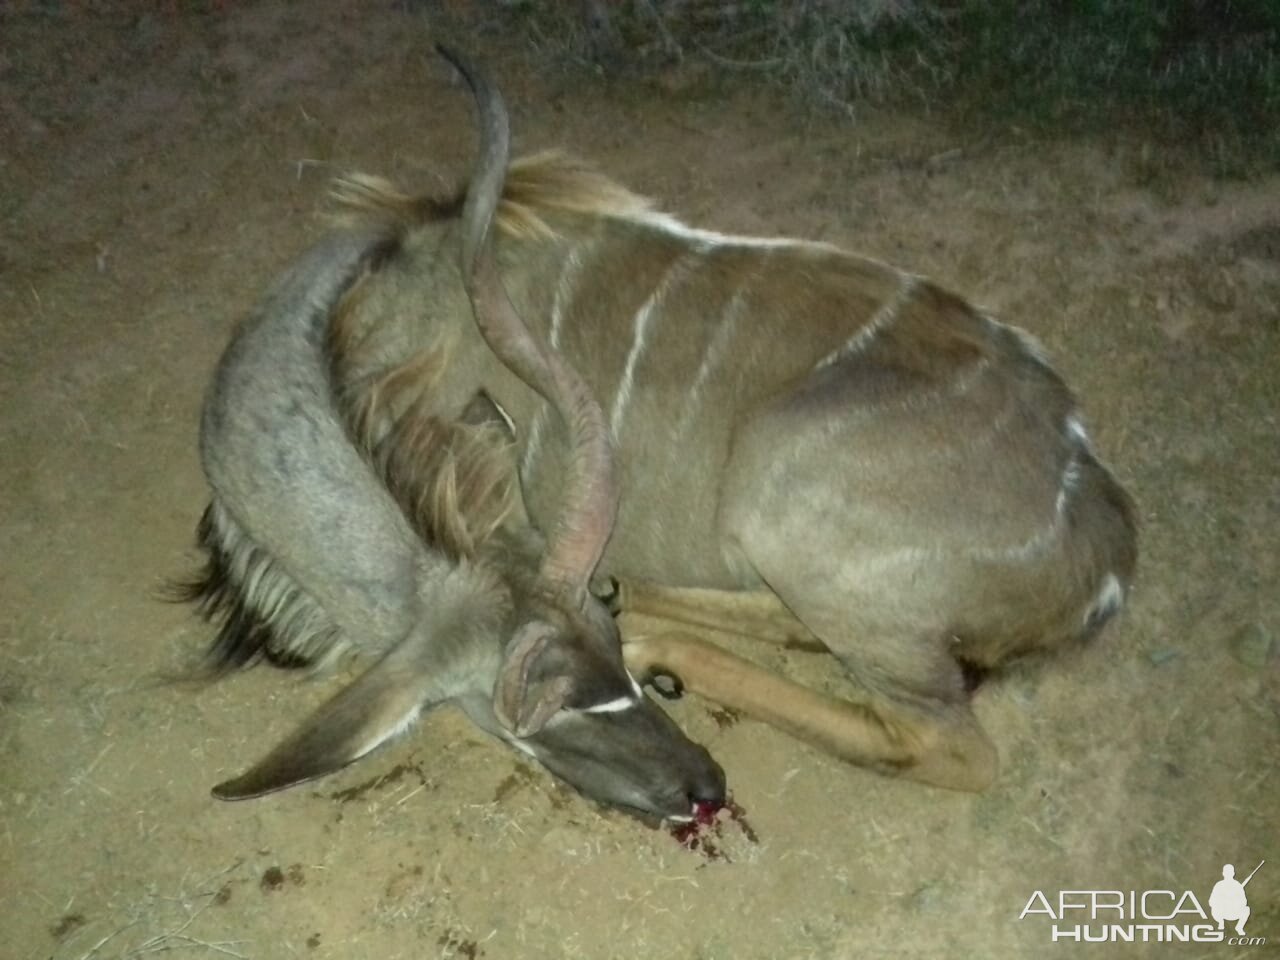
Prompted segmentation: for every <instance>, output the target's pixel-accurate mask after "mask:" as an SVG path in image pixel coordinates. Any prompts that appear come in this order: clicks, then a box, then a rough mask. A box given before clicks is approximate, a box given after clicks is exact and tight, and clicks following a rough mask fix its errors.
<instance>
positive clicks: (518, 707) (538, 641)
mask: <svg viewBox="0 0 1280 960" xmlns="http://www.w3.org/2000/svg"><path fill="white" fill-rule="evenodd" d="M555 636H556V633H555V628H553V627H552V626H551V625H550V624H546V623H541V622H536V621H535V622H533V623H526V624H524V625H523V626H521V627H520V629H519V630H518V631H517V632H516V635H515V636H514V637H512V639H511V642H510V643H509V644H507V652H506V659H505V660H504V661H503V663H502V669H501V670H499V671H498V680H497V683H496V684H495V686H494V690H493V712H494V714H495V716H497V718H498V722H499V723H501V724H502V725H503V726H504V727H506V728H507V729H508V730H509V731H511V733H513V734H515V735H516V736H517V737H521V738H523V737H529V736H532V735H533V734H535V733H537V732H538V731H539V730H541V729H542V728H543V727H544V726H546V724H547V721H548V720H550V719H551V718H552V717H553V716H554V715H555V713H556V712H557V711H558V710H559V709H560V708H561V707H563V706H564V705H565V702H566V701H567V700H568V699H569V694H570V693H571V692H572V690H573V681H572V680H571V679H570V678H569V676H568V675H567V674H564V673H552V672H549V671H547V670H546V664H545V663H539V660H540V659H541V658H543V657H544V656H545V655H546V654H547V653H548V651H549V650H553V649H554V646H555V644H554V640H555Z"/></svg>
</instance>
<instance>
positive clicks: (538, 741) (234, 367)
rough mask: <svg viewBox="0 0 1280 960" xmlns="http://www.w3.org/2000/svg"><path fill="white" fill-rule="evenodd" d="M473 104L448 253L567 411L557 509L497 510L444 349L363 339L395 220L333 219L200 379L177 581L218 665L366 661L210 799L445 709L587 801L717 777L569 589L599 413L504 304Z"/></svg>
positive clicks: (492, 167) (582, 591)
mask: <svg viewBox="0 0 1280 960" xmlns="http://www.w3.org/2000/svg"><path fill="white" fill-rule="evenodd" d="M477 82H480V83H482V84H483V81H482V80H478V81H477ZM486 89H487V88H485V87H483V85H482V86H481V88H480V89H479V90H478V92H479V93H484V92H485V90H486ZM480 102H481V105H482V107H483V108H484V110H483V119H484V120H485V129H484V133H485V137H484V144H485V152H484V156H483V158H482V163H481V167H480V169H479V171H478V173H477V175H476V178H475V189H474V190H473V191H472V196H471V198H470V200H469V202H468V203H467V205H466V209H465V218H466V222H467V223H468V224H469V227H468V229H466V230H465V231H462V232H461V233H460V234H455V235H454V237H453V238H452V242H453V249H452V252H451V254H450V255H451V256H452V257H453V259H454V263H455V270H460V273H461V275H462V276H465V277H466V283H465V294H464V296H466V297H471V298H474V299H475V305H476V310H475V316H474V322H475V324H476V328H478V329H480V330H483V333H484V336H486V337H487V338H488V340H489V341H490V342H492V343H493V344H494V349H496V350H498V351H500V352H501V353H503V355H504V356H507V357H508V359H509V361H510V362H511V363H512V364H513V366H515V367H516V368H517V369H520V370H521V372H522V374H523V375H524V376H525V377H526V380H527V381H528V382H529V383H531V384H532V385H533V386H534V387H536V388H537V389H539V390H540V391H542V393H543V394H544V395H546V396H547V397H548V398H549V399H550V400H551V401H552V403H553V404H554V406H555V408H556V409H557V410H558V411H562V414H563V416H564V417H565V419H566V425H567V427H568V433H569V443H568V447H567V450H568V457H567V461H568V463H569V470H568V473H569V476H568V478H567V479H566V486H565V488H564V491H563V496H562V497H561V501H562V502H563V503H564V504H565V507H564V509H563V510H562V511H561V512H560V518H559V521H558V522H557V524H556V525H555V530H554V533H553V535H552V537H551V538H550V539H549V541H547V542H545V543H544V541H543V539H542V537H541V535H540V534H539V532H538V531H537V530H535V529H533V528H532V527H530V526H529V523H528V518H527V516H526V515H525V513H524V511H523V508H522V506H521V505H520V504H519V502H518V501H519V498H518V490H517V484H516V463H515V460H514V458H513V457H512V455H511V454H512V451H511V446H510V439H511V438H510V434H509V431H510V424H509V422H506V421H505V419H504V418H503V416H502V413H501V411H500V410H499V409H498V408H497V407H495V406H494V405H493V403H492V401H491V400H489V398H488V397H487V396H486V395H485V394H484V393H483V391H481V390H479V389H477V390H474V391H472V394H471V395H470V396H469V397H466V398H463V399H462V401H461V402H458V403H454V402H453V398H454V397H456V396H457V394H456V392H451V391H447V390H441V389H439V387H440V382H441V377H442V375H443V374H444V373H445V372H446V371H444V369H443V363H444V362H445V359H446V357H447V352H448V351H447V346H446V345H445V344H430V345H428V346H427V348H426V349H424V350H415V351H413V352H412V354H411V355H410V356H406V357H397V358H395V359H391V358H388V357H386V356H379V355H378V349H377V344H374V345H373V347H374V349H373V350H370V349H368V346H369V345H368V344H363V345H362V343H361V342H360V341H361V340H364V339H367V338H364V337H363V336H362V335H357V332H356V331H354V330H353V329H352V323H351V321H352V319H353V311H352V305H353V303H354V302H355V301H353V300H352V297H353V296H354V295H355V294H357V293H358V291H359V290H360V288H361V286H362V284H363V282H364V281H363V279H362V278H367V277H368V276H369V275H370V274H371V273H373V272H376V271H377V270H378V269H379V265H380V264H381V263H382V262H383V261H385V260H386V259H387V258H388V257H389V256H395V255H396V253H395V251H396V248H397V246H398V239H399V238H398V237H397V236H396V235H395V234H394V233H393V232H389V231H387V230H385V229H376V228H375V229H369V230H355V231H349V232H344V233H339V234H336V235H334V236H331V237H329V238H328V239H326V240H324V241H322V242H321V243H320V244H318V245H317V246H316V247H314V248H313V249H312V250H310V251H309V252H308V253H307V254H305V255H304V256H303V257H301V258H300V259H299V260H298V261H297V262H295V263H294V264H293V266H292V267H291V268H290V269H289V270H288V271H287V272H286V274H285V275H284V276H283V277H282V278H281V279H280V280H279V281H278V282H277V283H276V284H275V286H274V287H273V289H272V290H271V291H270V292H269V293H268V295H267V296H266V297H265V299H264V300H263V301H262V303H261V304H260V305H259V306H258V308H257V310H256V311H255V312H254V314H253V315H252V316H251V317H250V318H249V319H248V320H247V321H246V322H245V323H244V324H243V325H242V326H241V328H240V329H239V331H238V332H237V333H236V335H235V336H234V337H233V339H232V342H231V344H230V346H229V347H228V348H227V351H226V353H225V354H224V356H223V358H222V360H221V362H220V364H219V367H218V370H217V373H216V375H215V377H214V381H213V384H212V386H211V387H210V389H209V391H208V395H207V398H206V402H205V407H204V413H203V418H202V424H201V444H200V449H201V455H202V461H203V465H204V469H205V473H206V475H207V477H208V480H209V483H210V486H211V488H212V501H211V505H210V507H209V508H208V510H207V511H206V514H205V517H204V519H203V521H202V522H201V526H200V531H199V538H200V541H201V544H202V546H204V548H205V549H206V550H207V552H208V554H209V562H208V564H207V565H206V568H205V571H204V574H203V575H202V576H201V577H200V578H199V579H197V580H195V581H193V582H192V583H191V584H188V585H187V586H186V589H185V595H186V597H187V598H188V599H191V600H194V601H196V602H197V603H199V604H200V605H201V606H202V608H203V609H204V611H205V612H206V613H207V614H209V615H210V616H212V617H215V618H217V619H220V620H221V621H222V626H221V630H220V632H219V636H218V639H217V641H216V642H215V645H214V648H213V650H212V652H211V656H210V666H211V667H212V668H213V670H214V671H215V672H217V671H220V670H222V669H225V668H227V667H229V666H234V665H239V664H242V663H246V662H250V661H252V660H255V659H257V658H258V657H259V656H262V655H265V656H268V657H270V658H272V659H275V660H278V661H281V660H282V661H293V662H297V661H302V662H311V663H315V662H323V661H325V660H328V659H332V658H334V657H335V656H338V655H340V654H341V653H343V652H345V651H348V650H358V651H359V652H361V653H363V654H365V655H366V656H367V657H369V658H371V659H372V660H373V664H372V666H369V667H368V669H367V670H366V671H365V672H364V673H363V675H361V676H360V677H359V678H358V679H357V680H356V681H355V682H354V683H353V684H352V685H350V686H349V687H347V688H346V689H344V690H342V691H341V692H340V693H339V694H338V695H337V696H335V697H334V698H333V699H332V700H330V701H329V702H328V703H326V704H325V705H323V706H322V707H321V708H320V709H319V711H318V712H317V713H316V714H315V715H313V716H312V717H311V718H310V719H308V720H307V721H306V722H305V723H304V724H303V725H302V726H301V728H300V729H299V730H298V731H297V733H295V734H294V735H293V736H292V737H291V738H289V739H287V740H285V741H284V742H283V743H281V744H280V745H279V746H278V747H276V748H275V749H274V750H273V751H271V752H270V753H269V754H268V755H267V756H266V757H265V758H264V759H263V760H262V761H261V762H259V763H258V764H257V765H256V766H254V767H253V768H252V769H251V770H249V771H248V772H247V773H246V774H244V775H243V776H241V777H239V778H236V779H234V780H231V781H228V782H226V783H223V784H220V785H219V786H218V787H216V788H215V791H214V792H215V795H217V796H220V797H223V798H226V799H238V798H243V797H251V796H257V795H259V794H262V793H266V792H269V791H272V790H277V789H280V788H283V787H286V786H289V785H291V784H294V783H298V782H301V781H304V780H308V779H311V778H313V777H317V776H320V775H322V774H325V773H328V772H330V771H332V770H335V769H337V768H339V767H341V766H343V765H345V764H346V763H349V762H351V761H352V760H355V759H357V758H358V757H360V756H362V755H364V754H365V753H367V752H368V751H370V750H371V749H373V748H374V747H376V746H377V745H378V744H380V743H382V742H384V741H385V740H387V739H388V738H390V737H391V736H393V735H395V734H396V733H398V732H400V731H401V730H403V729H405V728H406V727H408V726H409V725H410V724H411V723H412V722H413V721H414V720H415V719H416V718H417V716H418V714H419V713H420V712H421V711H422V710H423V709H425V708H428V707H431V706H434V705H436V704H439V703H442V702H446V701H450V702H454V703H456V704H457V705H459V706H460V707H461V708H462V709H463V710H464V711H465V712H466V713H467V714H468V716H469V717H470V718H471V719H472V720H473V721H474V722H475V723H476V724H477V725H478V726H480V727H481V728H482V729H484V730H486V731H488V732H490V733H492V734H493V735H495V736H497V737H499V738H501V739H503V740H505V741H507V742H508V743H510V744H511V745H513V746H514V747H516V748H518V749H520V750H522V751H524V752H526V753H528V754H531V755H533V756H534V757H535V758H536V759H538V760H539V761H540V762H541V763H542V764H543V765H545V766H546V767H548V768H549V769H550V770H552V771H553V772H554V773H556V774H558V775H559V776H561V777H562V778H564V779H565V780H567V781H568V782H569V783H571V784H572V785H574V786H576V787H578V788H579V789H581V790H582V791H583V792H584V793H586V794H588V795H589V796H592V797H593V798H596V799H599V800H602V801H605V802H609V803H613V804H617V805H620V806H624V807H628V808H632V809H636V810H639V811H642V812H644V813H646V814H652V815H657V816H660V817H670V818H687V817H688V816H689V815H690V813H691V811H692V809H693V806H694V805H695V804H696V803H698V802H708V803H712V804H717V803H719V802H721V801H722V800H723V797H724V776H723V773H722V772H721V770H720V768H719V767H718V766H717V765H716V764H715V762H714V761H712V760H711V758H710V756H709V755H708V754H707V753H706V751H705V750H704V749H703V748H701V747H699V746H697V745H696V744H693V743H691V742H690V741H689V740H687V739H686V738H685V737H684V735H683V734H682V733H681V732H680V730H679V728H678V727H677V726H676V725H675V724H674V723H673V722H672V721H671V720H670V719H669V718H668V717H667V716H666V714H665V713H663V712H662V711H661V710H660V709H659V708H658V707H657V706H656V705H655V704H653V703H652V702H651V701H650V700H648V699H647V698H646V697H645V695H644V694H643V692H642V691H641V690H640V688H639V686H638V685H637V684H636V683H635V681H633V680H632V679H631V678H630V676H629V675H628V674H627V671H626V669H625V667H624V665H623V662H622V654H621V649H620V643H619V638H618V634H617V629H616V627H615V626H614V623H613V618H612V617H611V615H610V613H609V611H608V610H607V609H606V608H605V607H604V606H603V605H602V604H601V603H600V602H599V601H598V600H596V598H595V597H593V596H592V595H591V594H590V592H589V590H588V589H587V586H588V582H589V579H590V576H591V574H592V572H593V571H594V568H595V565H596V563H597V561H598V559H599V555H600V551H601V550H602V548H603V544H604V541H605V538H606V537H607V535H608V532H609V526H610V524H611V522H612V514H613V510H614V503H615V500H616V497H615V494H614V492H613V490H612V488H610V487H609V486H608V485H605V486H601V484H600V483H599V480H600V474H601V473H605V474H607V472H608V469H609V467H610V465H611V457H612V453H611V450H610V446H609V442H608V436H607V433H606V428H605V427H604V415H603V412H602V411H600V409H599V407H598V406H597V405H596V404H595V403H594V401H593V400H592V399H591V398H590V397H589V396H588V395H587V394H586V392H585V391H584V390H583V388H582V385H581V382H580V380H578V379H577V378H576V376H575V375H574V374H573V371H572V370H569V369H568V368H567V367H565V366H564V365H563V363H562V361H561V360H560V359H559V358H558V357H556V356H554V355H550V354H548V353H547V352H546V351H545V350H543V349H542V348H541V347H540V345H539V344H538V342H537V341H536V340H534V339H533V338H531V337H529V336H528V334H527V332H526V331H525V330H524V328H523V326H522V325H521V323H520V321H519V318H518V317H515V316H514V315H512V314H511V313H510V310H509V306H508V305H507V302H506V298H505V296H504V295H503V294H502V291H501V285H500V282H499V281H498V279H497V276H496V271H495V267H494V264H493V257H492V248H491V245H490V243H489V240H488V235H489V222H490V220H491V219H492V215H493V210H494V207H495V205H496V203H497V202H498V197H499V195H500V192H501V189H502V176H503V173H504V171H505V168H506V160H507V155H506V132H505V123H506V116H505V112H504V111H503V110H502V105H501V101H500V100H498V99H497V98H496V95H494V96H482V97H481V101H480ZM458 275H459V274H458V273H455V277H457V276H458ZM458 289H459V291H460V292H461V291H463V289H464V287H463V286H460V287H459V288H458ZM462 309H463V310H464V311H465V313H466V315H467V316H468V317H469V318H470V317H471V316H472V313H471V307H470V305H469V304H466V305H463V307H462ZM473 329H475V328H473ZM362 363H363V364H364V365H363V366H362V365H361V364H362ZM357 368H359V369H357ZM579 475H581V476H579ZM587 475H590V476H591V478H592V483H584V482H582V477H585V476H587Z"/></svg>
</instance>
